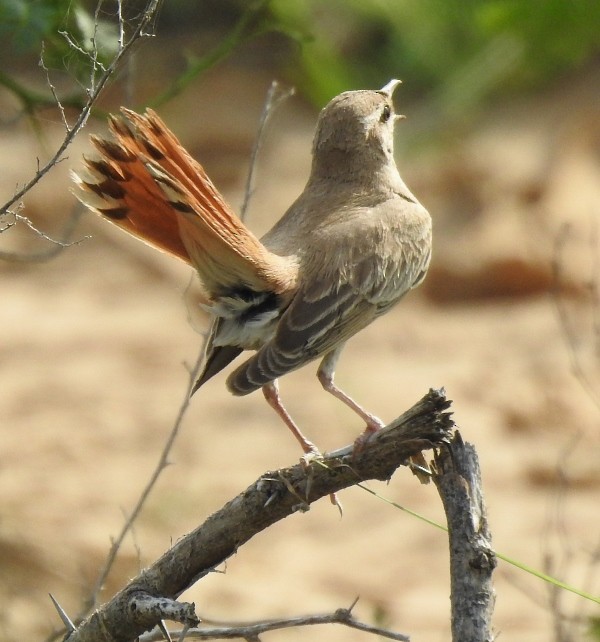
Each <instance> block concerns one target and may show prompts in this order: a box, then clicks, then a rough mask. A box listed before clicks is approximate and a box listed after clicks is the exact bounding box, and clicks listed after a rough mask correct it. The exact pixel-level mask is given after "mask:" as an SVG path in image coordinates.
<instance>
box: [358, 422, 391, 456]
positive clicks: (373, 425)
mask: <svg viewBox="0 0 600 642" xmlns="http://www.w3.org/2000/svg"><path fill="white" fill-rule="evenodd" d="M384 426H385V424H384V423H383V421H381V419H379V418H378V417H375V415H369V417H368V419H367V427H366V428H365V429H364V431H363V432H362V433H361V434H360V435H359V436H358V437H357V438H356V439H355V440H354V449H353V453H354V454H358V453H360V452H361V451H362V449H363V448H364V447H365V445H366V444H367V442H368V441H369V439H371V437H372V436H373V435H374V434H375V433H376V432H378V431H379V430H381V429H382V428H383V427H384Z"/></svg>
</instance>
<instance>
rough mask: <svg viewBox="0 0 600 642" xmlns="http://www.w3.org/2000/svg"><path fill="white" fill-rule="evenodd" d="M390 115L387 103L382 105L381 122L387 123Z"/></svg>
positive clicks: (390, 111) (390, 109)
mask: <svg viewBox="0 0 600 642" xmlns="http://www.w3.org/2000/svg"><path fill="white" fill-rule="evenodd" d="M391 115H392V108H391V107H390V106H389V105H384V106H383V111H382V112H381V122H382V123H387V121H388V120H389V119H390V116H391Z"/></svg>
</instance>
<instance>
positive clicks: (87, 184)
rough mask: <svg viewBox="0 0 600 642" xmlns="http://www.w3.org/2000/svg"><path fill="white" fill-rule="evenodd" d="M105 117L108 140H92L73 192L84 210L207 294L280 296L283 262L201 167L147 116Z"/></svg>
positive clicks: (285, 275) (286, 280)
mask: <svg viewBox="0 0 600 642" xmlns="http://www.w3.org/2000/svg"><path fill="white" fill-rule="evenodd" d="M121 111H122V115H119V116H114V115H112V116H110V119H109V126H110V130H111V133H112V135H113V138H114V140H107V139H104V138H101V137H98V136H92V142H93V144H94V146H95V147H96V149H97V150H98V152H99V154H100V158H99V159H90V158H84V164H85V169H84V170H83V171H82V172H81V173H80V174H75V173H74V180H75V182H76V184H77V186H78V188H79V189H78V191H77V193H76V195H77V197H78V198H79V200H81V201H82V202H83V203H84V204H85V205H86V206H87V207H89V208H90V209H91V210H93V211H95V212H97V213H98V214H100V215H101V216H103V217H104V218H106V219H108V220H110V221H111V222H112V223H114V224H115V225H118V226H119V227H120V228H121V229H123V230H125V231H126V232H129V233H130V234H133V235H134V236H136V237H138V238H139V239H141V240H142V241H144V242H146V243H148V244H150V245H152V246H154V247H156V248H158V249H160V250H162V251H165V252H168V253H169V254H172V255H173V256H176V257H178V258H180V259H182V260H183V261H186V262H187V263H190V264H191V265H193V266H194V267H195V268H196V270H197V271H198V273H199V276H200V279H201V281H202V284H203V286H204V288H205V290H206V293H207V295H208V296H209V297H210V298H212V299H214V298H218V297H219V296H221V295H225V294H227V293H228V291H231V290H238V289H245V288H248V289H250V290H253V291H258V292H274V293H276V294H279V293H283V292H286V291H287V290H289V289H290V288H291V287H292V286H293V283H292V281H293V279H294V278H295V275H294V274H290V270H289V268H287V267H286V261H285V259H283V258H281V257H279V256H277V255H275V254H272V253H271V252H269V251H268V250H267V249H266V248H265V247H264V246H263V245H262V244H261V242H260V241H259V240H258V238H257V237H256V236H254V234H252V232H250V231H249V230H248V228H246V226H245V225H244V224H243V223H242V222H241V221H240V219H239V218H238V217H237V216H236V214H235V213H234V212H233V211H232V210H231V208H230V207H229V206H228V205H227V203H226V202H225V201H224V199H223V197H222V196H221V195H220V194H219V192H218V191H217V189H216V188H215V186H214V185H213V184H212V182H211V180H210V179H209V178H208V176H207V174H206V172H205V171H204V169H203V168H202V166H201V165H200V164H199V163H197V162H196V161H195V160H194V159H193V158H192V157H191V156H190V155H189V154H188V153H187V152H186V151H185V149H184V148H183V147H182V145H181V144H180V143H179V141H178V140H177V138H176V137H175V136H174V134H173V133H172V132H171V131H170V130H169V129H168V128H167V126H166V125H165V124H164V123H163V122H162V121H161V119H160V118H159V117H158V116H157V115H156V114H155V113H154V112H153V111H152V110H150V109H149V110H147V111H146V113H145V114H144V115H140V114H137V113H135V112H133V111H130V110H128V109H122V110H121Z"/></svg>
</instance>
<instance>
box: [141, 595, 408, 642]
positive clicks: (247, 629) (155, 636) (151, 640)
mask: <svg viewBox="0 0 600 642" xmlns="http://www.w3.org/2000/svg"><path fill="white" fill-rule="evenodd" d="M355 604H356V600H355V602H354V604H352V606H351V607H350V608H346V609H344V608H342V609H337V610H336V611H334V612H333V613H326V614H323V615H300V616H296V617H291V618H281V619H276V620H264V621H260V622H252V623H247V624H237V625H234V626H201V627H199V628H190V629H188V630H187V631H186V636H187V637H188V638H193V639H195V640H223V639H227V640H230V639H232V638H240V639H246V640H253V639H258V636H259V635H261V634H262V633H268V632H270V631H279V630H282V629H290V628H298V627H301V626H314V625H316V624H342V625H344V626H348V627H350V628H352V629H358V630H359V631H364V632H365V633H370V634H372V635H377V636H380V637H382V638H386V639H388V640H399V641H400V642H409V640H410V638H409V637H408V636H407V635H404V634H402V633H396V632H394V631H389V630H388V629H383V628H381V627H378V626H371V625H370V624H365V623H364V622H359V621H358V620H356V619H354V616H353V615H352V609H353V607H354V605H355ZM180 634H181V631H171V632H170V635H171V636H176V635H180ZM139 639H140V642H157V641H158V640H161V639H163V638H162V635H161V633H160V631H156V630H154V631H152V632H151V633H147V634H145V635H141V636H140V638H139Z"/></svg>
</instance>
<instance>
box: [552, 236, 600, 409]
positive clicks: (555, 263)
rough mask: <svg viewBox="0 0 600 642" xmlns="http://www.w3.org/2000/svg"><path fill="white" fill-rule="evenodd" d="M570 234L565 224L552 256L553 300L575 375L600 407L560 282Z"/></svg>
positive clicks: (599, 400)
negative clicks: (579, 348) (562, 263)
mask: <svg viewBox="0 0 600 642" xmlns="http://www.w3.org/2000/svg"><path fill="white" fill-rule="evenodd" d="M568 236H569V226H568V225H566V224H565V225H563V226H562V227H561V229H560V230H559V232H558V234H557V236H556V241H555V243H554V254H553V257H552V272H553V277H554V288H553V291H552V293H553V300H554V305H555V307H556V311H557V314H558V320H559V324H560V328H561V330H562V333H563V336H564V339H565V344H566V346H567V349H568V352H569V358H570V360H571V370H572V372H573V376H574V377H575V379H577V381H579V384H580V385H581V387H582V388H583V389H584V390H585V392H586V393H587V394H588V396H589V398H590V399H591V400H592V401H593V402H594V404H595V405H596V406H597V407H598V408H599V409H600V396H599V395H598V392H597V390H596V388H595V387H594V385H593V383H592V381H591V380H590V378H589V377H588V376H587V374H586V372H585V370H584V369H583V366H582V364H581V361H580V359H579V357H578V356H577V342H576V338H575V336H574V334H573V331H572V330H571V325H570V323H569V315H568V312H567V306H566V305H565V301H564V298H563V297H562V296H561V292H560V284H561V280H562V265H561V258H562V252H563V250H564V247H565V245H566V242H567V239H568Z"/></svg>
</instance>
